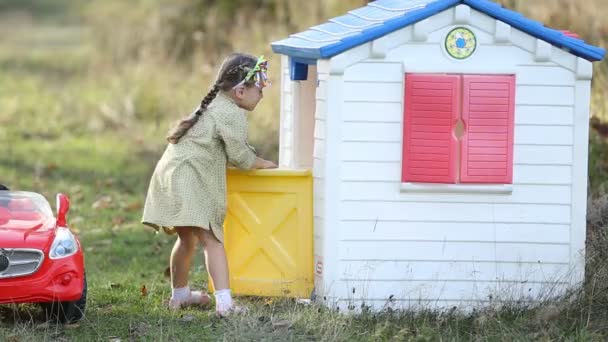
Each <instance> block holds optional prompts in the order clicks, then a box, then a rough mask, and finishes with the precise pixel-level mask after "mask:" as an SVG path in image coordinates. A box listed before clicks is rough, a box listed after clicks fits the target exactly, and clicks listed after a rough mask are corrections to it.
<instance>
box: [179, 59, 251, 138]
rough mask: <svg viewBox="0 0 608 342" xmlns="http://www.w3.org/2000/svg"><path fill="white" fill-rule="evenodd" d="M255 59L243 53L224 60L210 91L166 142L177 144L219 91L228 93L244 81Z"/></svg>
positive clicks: (247, 84) (249, 84)
mask: <svg viewBox="0 0 608 342" xmlns="http://www.w3.org/2000/svg"><path fill="white" fill-rule="evenodd" d="M256 62H257V58H255V57H254V56H251V55H247V54H243V53H233V54H231V55H229V56H228V57H226V59H224V62H223V63H222V66H221V67H220V70H219V72H218V74H217V79H216V81H215V83H214V84H213V87H211V90H210V91H209V93H207V95H206V96H205V97H204V98H203V100H202V101H201V104H200V106H199V107H198V108H197V109H196V110H195V111H194V113H192V114H191V115H190V116H188V117H186V118H184V119H182V120H181V121H180V122H179V123H178V124H177V126H175V127H174V128H173V129H172V130H171V131H170V132H169V135H168V136H167V141H168V142H170V143H171V144H177V143H178V142H179V140H180V139H181V138H182V137H183V136H184V135H185V134H186V132H188V130H189V129H190V128H192V126H194V124H195V123H197V122H198V120H199V119H200V117H201V115H202V114H203V113H204V112H205V111H206V110H207V107H208V106H209V104H210V103H211V102H212V101H213V99H215V97H216V96H217V94H218V93H219V92H220V91H228V90H230V89H232V88H233V87H234V86H235V85H237V84H239V83H240V82H241V81H243V80H244V79H245V76H247V73H248V72H249V71H250V70H251V69H253V68H254V67H255V63H256ZM254 83H255V81H254V80H253V79H252V80H249V81H248V82H246V83H245V86H247V87H250V86H252V85H253V84H254Z"/></svg>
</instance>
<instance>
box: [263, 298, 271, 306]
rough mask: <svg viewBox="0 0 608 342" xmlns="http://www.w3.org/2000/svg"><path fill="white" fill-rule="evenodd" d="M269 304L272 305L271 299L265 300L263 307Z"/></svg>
mask: <svg viewBox="0 0 608 342" xmlns="http://www.w3.org/2000/svg"><path fill="white" fill-rule="evenodd" d="M270 304H272V299H266V300H265V301H264V305H270Z"/></svg>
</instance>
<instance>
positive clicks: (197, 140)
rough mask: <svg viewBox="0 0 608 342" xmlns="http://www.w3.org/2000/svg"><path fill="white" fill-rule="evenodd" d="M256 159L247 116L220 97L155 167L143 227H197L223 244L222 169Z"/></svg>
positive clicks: (250, 164)
mask: <svg viewBox="0 0 608 342" xmlns="http://www.w3.org/2000/svg"><path fill="white" fill-rule="evenodd" d="M255 159H256V153H255V150H254V149H253V147H251V146H250V145H249V143H248V142H247V114H246V112H245V111H244V110H243V109H241V108H240V107H238V106H237V105H236V104H235V103H234V101H233V100H232V99H231V98H230V97H228V96H226V95H224V94H222V93H220V94H218V96H217V97H216V98H215V99H214V100H213V101H212V103H211V104H210V105H209V107H208V108H207V110H206V111H205V112H204V113H203V114H202V115H201V117H200V119H199V120H198V122H197V123H196V124H194V126H192V128H190V130H188V132H187V133H186V134H185V135H184V136H183V137H182V138H181V139H180V140H179V142H178V143H177V144H169V145H168V146H167V148H166V150H165V152H164V154H163V156H162V157H161V159H160V160H159V161H158V164H157V165H156V168H155V169H154V173H153V174H152V179H151V180H150V185H149V188H148V194H147V196H146V202H145V205H144V212H143V217H142V223H143V224H146V225H148V226H152V227H154V228H155V229H157V230H159V229H161V228H162V229H164V230H165V231H171V230H172V228H173V227H199V228H203V229H208V230H211V231H212V232H213V234H214V235H215V237H216V238H217V239H218V240H219V241H221V242H223V241H224V233H223V224H224V219H225V217H226V166H227V164H228V163H230V164H232V165H234V166H236V167H238V168H239V169H244V170H247V169H251V168H252V167H253V165H254V163H255Z"/></svg>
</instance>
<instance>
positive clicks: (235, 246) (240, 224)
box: [224, 169, 313, 298]
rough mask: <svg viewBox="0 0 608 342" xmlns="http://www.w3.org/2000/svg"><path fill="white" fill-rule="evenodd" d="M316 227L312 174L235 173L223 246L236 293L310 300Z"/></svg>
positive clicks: (230, 173)
mask: <svg viewBox="0 0 608 342" xmlns="http://www.w3.org/2000/svg"><path fill="white" fill-rule="evenodd" d="M312 222H313V214H312V174H311V172H310V171H296V170H280V169H277V170H253V171H239V170H234V169H230V170H229V171H228V212H227V215H226V221H225V224H224V243H225V248H226V254H227V256H228V264H229V268H230V285H231V288H232V291H233V293H234V294H237V295H253V296H273V297H274V296H279V297H301V298H307V297H309V296H310V294H311V291H312V288H313V229H312Z"/></svg>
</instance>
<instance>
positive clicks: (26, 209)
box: [0, 191, 53, 225]
mask: <svg viewBox="0 0 608 342" xmlns="http://www.w3.org/2000/svg"><path fill="white" fill-rule="evenodd" d="M49 218H53V211H52V210H51V207H50V205H49V203H48V202H47V201H46V199H45V198H44V197H42V196H41V195H39V194H37V193H33V192H26V191H0V225H3V224H5V223H7V222H8V221H42V220H47V219H49Z"/></svg>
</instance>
